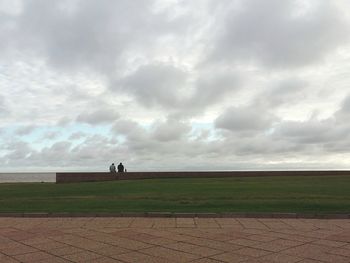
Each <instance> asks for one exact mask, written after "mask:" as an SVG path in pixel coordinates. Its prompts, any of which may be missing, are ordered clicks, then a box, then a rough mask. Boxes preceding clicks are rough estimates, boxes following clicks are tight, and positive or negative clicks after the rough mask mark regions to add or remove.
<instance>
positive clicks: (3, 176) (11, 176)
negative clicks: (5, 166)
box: [0, 173, 56, 183]
mask: <svg viewBox="0 0 350 263" xmlns="http://www.w3.org/2000/svg"><path fill="white" fill-rule="evenodd" d="M26 182H56V173H0V183H26Z"/></svg>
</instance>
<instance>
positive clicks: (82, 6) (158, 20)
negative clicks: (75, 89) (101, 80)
mask: <svg viewBox="0 0 350 263" xmlns="http://www.w3.org/2000/svg"><path fill="white" fill-rule="evenodd" d="M154 6H155V1H154V0H145V1H141V2H132V1H128V0H118V1H113V0H101V1H95V0H86V1H73V2H72V1H64V2H62V1H60V2H52V3H51V2H47V1H45V0H28V1H24V6H23V10H22V13H21V15H20V16H19V18H18V32H17V36H16V37H17V38H19V39H21V40H22V41H21V42H23V44H20V46H21V48H23V50H29V51H30V52H36V53H37V54H42V55H44V56H46V57H47V58H48V61H49V62H50V64H51V65H54V66H55V67H57V68H60V69H67V70H74V69H76V68H79V69H93V70H94V71H97V72H99V73H102V74H103V75H110V74H113V72H114V71H115V69H116V66H117V65H118V63H119V62H121V61H123V59H124V58H125V55H126V53H127V52H129V48H132V49H134V48H136V49H143V48H144V47H145V46H147V47H152V46H153V43H154V41H155V39H157V38H158V37H161V36H166V35H171V33H172V32H176V31H177V30H178V29H177V27H178V25H177V24H178V23H180V25H181V22H179V21H177V19H176V18H169V17H168V16H167V15H166V14H163V13H158V12H156V11H155V8H154ZM179 19H180V18H179ZM180 20H181V19H180Z"/></svg>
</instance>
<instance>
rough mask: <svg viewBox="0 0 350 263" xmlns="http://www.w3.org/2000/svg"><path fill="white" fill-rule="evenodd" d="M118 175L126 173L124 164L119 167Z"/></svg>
mask: <svg viewBox="0 0 350 263" xmlns="http://www.w3.org/2000/svg"><path fill="white" fill-rule="evenodd" d="M118 173H124V165H123V164H122V163H120V164H119V165H118Z"/></svg>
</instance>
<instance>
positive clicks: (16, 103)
mask: <svg viewBox="0 0 350 263" xmlns="http://www.w3.org/2000/svg"><path fill="white" fill-rule="evenodd" d="M349 10H350V3H349V1H348V0H337V1H334V0H310V1H308V0H299V1H298V0H283V1H281V0H264V1H261V0H191V1H189V0H143V1H130V0H59V1H47V0H23V1H21V0H0V172H4V171H64V170H86V171H103V170H106V169H108V166H109V165H110V163H111V162H116V163H119V162H123V163H124V164H125V166H126V168H127V169H128V170H129V171H140V170H255V169H264V170H266V169H349V168H350V121H349V120H350V11H349Z"/></svg>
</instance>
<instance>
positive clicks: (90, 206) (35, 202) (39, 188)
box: [0, 176, 350, 213]
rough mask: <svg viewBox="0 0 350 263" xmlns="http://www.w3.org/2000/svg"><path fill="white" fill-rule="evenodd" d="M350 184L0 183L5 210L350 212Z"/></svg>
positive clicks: (258, 180)
mask: <svg viewBox="0 0 350 263" xmlns="http://www.w3.org/2000/svg"><path fill="white" fill-rule="evenodd" d="M349 189H350V176H321V177H302V176H289V177H251V178H244V177H241V178H207V179H206V178H197V179H193V178H183V179H147V180H128V181H124V180H123V181H110V182H97V183H74V184H54V183H42V184H41V183H31V184H26V183H23V184H0V213H1V212H73V213H76V212H83V213H84V212H89V213H94V212H112V213H118V212H189V213H208V212H211V213H212V212H215V213H221V212H247V213H272V212H277V213H278V212H284V213H349V212H350V209H349V208H350V194H349Z"/></svg>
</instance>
